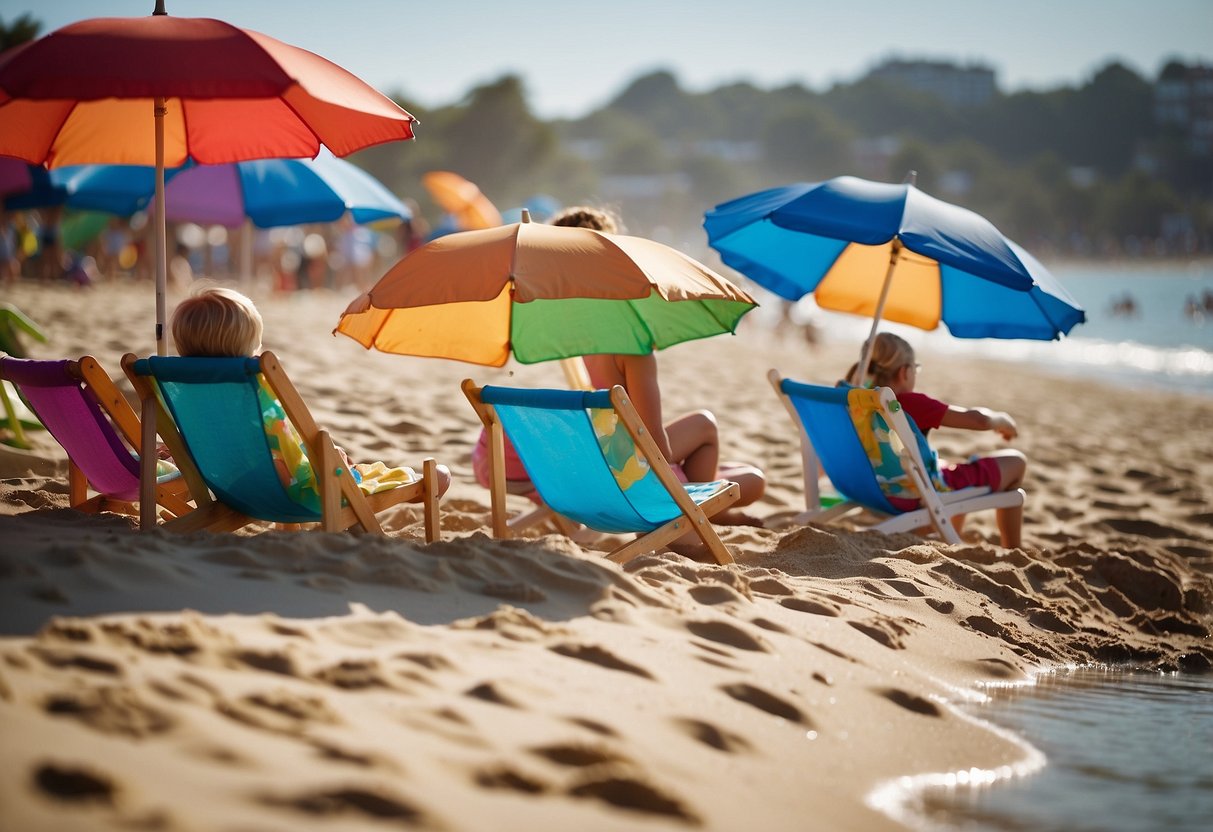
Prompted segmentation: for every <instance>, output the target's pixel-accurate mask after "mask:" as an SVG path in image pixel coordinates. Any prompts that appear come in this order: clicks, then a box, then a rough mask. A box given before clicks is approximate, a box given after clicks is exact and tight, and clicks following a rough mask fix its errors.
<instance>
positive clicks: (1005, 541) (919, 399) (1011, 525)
mask: <svg viewBox="0 0 1213 832" xmlns="http://www.w3.org/2000/svg"><path fill="white" fill-rule="evenodd" d="M919 366H921V365H919V364H918V363H916V362H915V359H914V349H913V347H911V346H910V345H909V343H907V342H906V340H905V339H904V338H900V337H898V336H896V335H894V334H892V333H891V332H882V333H880V334H878V335H877V336H876V338H875V341H874V342H873V343H872V355H871V357H870V358H869V361H868V375H867V378H866V379H863V380H862V382H863V383H866V384H868V385H871V386H874V387H888V388H889V389H891V390H892V391H893V392H894V393H895V394H896V396H897V401H898V403H900V404H901V406H902V409H903V410H904V411H905V413H906V415H907V416H909V417H910V420H911V421H912V422H913V423H914V425H915V426H916V427H917V428H918V430H919V431H920V432H921V433H922V434H923V436H924V437H925V436H926V435H927V434H928V433H930V431H931V430H932V429H934V428H938V427H946V428H961V429H963V430H992V431H995V432H996V433H998V434H999V435H1000V436H1001V437H1002V438H1003V439H1006V440H1008V441H1009V440H1011V439H1014V438H1015V437H1016V436H1017V435H1018V429H1017V428H1016V426H1015V420H1014V419H1012V418H1011V417H1010V416H1009V415H1007V414H1006V413H1003V412H1001V411H995V410H989V409H987V408H984V407H958V406H956V405H950V404H945V403H944V402H941V401H939V400H937V399H933V398H931V397H930V396H927V395H926V394H924V393H918V392H915V390H914V387H915V386H916V384H917V382H918V368H919ZM858 371H859V365H858V363H856V364H854V365H853V366H852V367H851V369H850V370H849V371H848V372H847V379H848V381H850V382H851V383H860V380H857V379H856V378H855V376H856V374H857V373H858ZM924 455H925V454H924ZM1027 469H1028V462H1027V459H1026V458H1025V457H1024V455H1023V454H1022V453H1020V452H1019V451H1016V450H1012V449H1010V448H1008V449H1005V450H1001V451H996V452H994V453H992V454H990V455H989V456H984V457H979V458H977V459H975V460H973V461H971V462H962V463H960V464H957V465H950V466H944V467H942V468H941V470H940V471H939V475H940V477H941V478H942V480H943V483H944V485H946V486H947V487H948V488H949V489H951V490H958V489H961V488H969V487H972V486H987V487H988V488H989V489H990V490H991V491H1011V490H1012V489H1015V488H1018V487H1019V486H1020V484H1021V483H1022V482H1023V479H1024V474H1025V473H1027ZM886 497H887V498H888V500H889V503H890V504H892V505H893V506H894V507H895V508H898V509H900V510H903V511H912V510H914V509H917V508H918V507H919V501H918V500H917V499H907V498H905V497H897V496H894V495H889V494H886ZM997 519H998V532H999V535H1000V537H1001V540H1002V545H1003V546H1006V547H1008V548H1015V547H1017V546H1019V545H1020V542H1021V533H1022V526H1023V506H1015V507H1012V508H1000V509H998V511H997ZM955 522H956V525H957V531H959V524H960V523H963V517H957V518H955Z"/></svg>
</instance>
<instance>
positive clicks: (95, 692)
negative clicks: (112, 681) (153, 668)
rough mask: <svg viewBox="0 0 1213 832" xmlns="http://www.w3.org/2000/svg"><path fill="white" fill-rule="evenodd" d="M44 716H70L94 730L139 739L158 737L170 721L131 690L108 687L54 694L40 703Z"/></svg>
mask: <svg viewBox="0 0 1213 832" xmlns="http://www.w3.org/2000/svg"><path fill="white" fill-rule="evenodd" d="M42 708H43V710H45V711H46V712H47V713H48V714H54V715H55V716H63V717H70V718H72V719H75V720H77V721H79V722H81V723H83V724H84V725H87V726H88V727H89V728H92V729H93V730H95V731H101V732H102V733H106V734H119V735H121V736H126V737H132V738H141V737H148V736H151V735H153V734H161V733H163V732H165V731H167V730H169V729H170V728H172V727H173V724H174V723H173V720H172V718H171V717H169V715H168V714H166V713H165V712H163V711H161V710H160V709H158V708H154V707H152V706H151V705H148V704H147V703H146V702H144V701H143V700H142V699H140V698H139V695H138V693H137V692H136V691H135V690H134V689H132V688H126V687H117V686H109V687H103V688H96V689H83V690H76V691H71V692H63V693H54V694H51V695H50V696H48V697H47V698H46V699H45V700H44V701H43V703H42Z"/></svg>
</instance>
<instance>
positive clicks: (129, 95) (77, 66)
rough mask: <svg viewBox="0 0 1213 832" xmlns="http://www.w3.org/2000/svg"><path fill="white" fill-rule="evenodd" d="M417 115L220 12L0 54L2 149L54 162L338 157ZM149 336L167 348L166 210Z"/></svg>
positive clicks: (71, 35) (404, 134) (65, 31)
mask: <svg viewBox="0 0 1213 832" xmlns="http://www.w3.org/2000/svg"><path fill="white" fill-rule="evenodd" d="M414 121H415V119H414V118H413V117H412V116H411V115H409V114H408V113H407V112H405V111H404V110H402V109H401V108H400V107H398V106H397V105H396V104H395V103H393V102H392V101H391V100H390V99H388V98H387V97H385V96H383V95H382V94H380V93H379V92H377V91H376V90H374V89H373V88H372V87H370V86H368V85H367V84H365V83H364V82H362V81H361V80H359V79H358V78H356V77H355V76H354V75H352V74H350V73H349V72H347V71H346V70H344V69H342V68H341V67H339V66H337V65H336V64H333V63H330V62H329V61H326V60H325V59H324V58H321V57H319V56H318V55H314V54H312V53H311V52H307V51H305V50H303V49H299V48H297V47H294V46H290V45H288V44H285V43H282V42H281V41H278V40H275V39H273V38H271V37H268V36H266V35H263V34H261V33H259V32H253V31H249V30H245V29H239V28H237V27H235V26H232V25H230V24H228V23H224V22H222V21H219V20H210V19H206V18H175V17H169V16H168V15H167V14H165V13H164V7H163V2H158V4H157V9H156V12H155V13H154V14H153V15H152V16H150V17H144V18H97V19H93V20H84V21H80V22H78V23H73V24H70V25H68V26H64V27H63V28H61V29H57V30H56V31H54V32H51V33H50V34H49V35H46V36H45V37H42V38H39V39H37V40H34V41H30V42H28V43H23V44H21V45H19V46H15V47H13V48H12V49H9V50H7V51H6V52H4V53H3V54H0V155H4V156H15V157H18V158H21V159H25V160H26V161H29V162H34V163H38V164H47V165H49V166H50V167H62V166H66V165H73V164H87V163H111V164H128V165H154V166H155V167H156V169H157V172H158V174H157V190H158V191H159V190H161V189H162V188H163V171H164V167H165V165H168V166H169V167H176V166H180V165H183V164H185V163H186V161H187V160H193V161H195V162H199V163H202V164H219V163H223V162H236V161H242V160H245V159H262V158H271V157H302V156H315V155H316V154H317V153H318V152H319V150H320V145H321V143H323V144H324V145H325V146H327V147H328V148H329V149H331V150H332V151H333V152H334V153H336V154H337V155H339V156H345V155H348V154H350V153H353V152H354V151H355V150H359V149H361V148H364V147H369V146H371V145H375V144H380V143H382V142H388V141H394V140H398V139H408V138H412V136H413V128H412V123H413V122H414ZM154 226H155V229H156V241H157V255H158V256H157V263H156V344H157V350H158V351H159V352H161V353H163V352H164V351H165V346H166V344H165V340H164V318H165V311H164V285H165V277H166V272H167V260H166V256H167V252H166V246H165V241H164V218H163V216H160V217H159V218H158V220H157V221H156V222H155V223H154Z"/></svg>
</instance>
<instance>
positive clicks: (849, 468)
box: [767, 370, 1026, 543]
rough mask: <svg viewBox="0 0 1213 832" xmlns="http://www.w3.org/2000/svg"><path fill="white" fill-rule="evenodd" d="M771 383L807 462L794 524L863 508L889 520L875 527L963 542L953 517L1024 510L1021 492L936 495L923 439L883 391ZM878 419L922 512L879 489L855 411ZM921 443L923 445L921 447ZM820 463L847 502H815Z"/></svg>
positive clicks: (774, 379) (775, 378)
mask: <svg viewBox="0 0 1213 832" xmlns="http://www.w3.org/2000/svg"><path fill="white" fill-rule="evenodd" d="M767 378H768V379H769V380H770V382H771V386H773V387H774V388H775V392H776V394H778V396H779V397H780V399H781V400H782V401H783V403H784V406H785V407H786V408H787V410H788V413H789V414H790V415H791V416H792V419H793V421H794V422H795V423H796V425H797V427H798V428H799V429H800V437H801V454H802V456H803V459H804V478H805V508H806V510H805V511H804V512H803V513H802V514H800V515H798V516H797V517H796V518H795V521H794V522H797V523H810V522H817V523H824V522H828V521H830V520H832V519H835V518H837V517H840V516H842V515H844V514H847V513H849V512H850V511H852V510H854V509H857V508H866V509H868V510H870V511H872V512H874V513H876V514H877V515H880V516H886V517H887V518H888V519H886V520H883V521H882V522H880V523H878V524H877V525H876V526H874V527H873V528H874V529H875V530H876V531H880V532H885V533H887V534H894V533H896V532H907V531H914V530H915V529H920V528H923V527H928V526H929V527H932V528H934V529H935V531H936V532H938V534H939V536H940V537H942V538H943V539H944V540H945V541H947V542H948V543H960V542H961V541H960V535H959V534H957V532H956V529H955V528H954V527H953V526H952V522H951V519H952V518H953V517H955V516H957V515H962V514H968V513H970V512H973V511H982V510H984V509H998V508H1011V507H1013V506H1019V505H1023V502H1024V499H1025V497H1026V495H1025V494H1024V491H1023V489H1015V490H1013V491H995V492H991V491H990V489H989V488H986V487H978V488H964V489H960V490H958V491H938V490H936V488H935V486H934V485H933V484H932V481H931V477H930V474H929V472H928V469H927V465H926V462H925V461H924V459H923V455H922V451H921V448H920V444H919V443H920V441H921V440H922V435H921V433H920V432H919V431H918V428H917V427H915V426H914V424H913V423H912V422H911V421H910V420H909V418H908V417H907V416H906V414H905V412H904V411H903V410H902V409H901V405H900V404H899V403H898V402H897V396H896V395H895V394H894V393H893V391H892V390H890V389H889V388H887V387H881V388H877V389H875V390H871V389H867V388H860V387H822V386H818V385H815V384H804V383H802V382H798V381H792V380H790V379H785V378H781V377H780V375H779V373H778V372H776V371H775V370H771V371H770V372H769V373H768V374H767ZM853 411H857V412H861V413H864V414H869V415H870V414H873V413H874V414H877V415H879V417H880V418H881V419H883V420H884V423H885V424H886V425H887V426H888V428H889V429H890V440H892V439H893V438H894V437H895V438H896V441H895V442H893V443H892V444H893V447H894V448H895V449H896V452H897V454H898V457H899V458H900V461H901V467H902V469H903V471H904V472H905V474H906V475H907V476H908V477H909V481H910V483H912V486H913V489H914V491H916V492H917V493H918V495H919V497H920V498H921V501H922V508H919V509H916V510H914V511H906V512H902V511H899V510H898V509H896V508H894V507H893V505H892V504H890V503H889V501H888V499H887V497H886V496H885V494H884V491H883V490H882V489H881V487H880V482H879V481H878V479H877V476H876V472H875V471H874V470H873V467H872V463H871V461H870V457H869V449H867V448H865V446H864V439H863V438H862V437H861V436H860V432H859V430H858V429H857V428H856V425H855V420H854V417H853V416H852V412H853ZM922 444H924V445H925V441H923V442H922ZM818 465H820V466H821V468H823V469H824V470H825V473H826V475H827V476H828V477H829V478H830V482H831V483H833V485H834V487H835V488H837V489H838V491H839V493H840V494H841V495H842V496H843V497H844V498H846V501H845V502H842V503H839V504H837V505H834V506H829V507H823V506H822V505H821V503H820V499H819V492H818V487H817V482H818V474H819V470H818Z"/></svg>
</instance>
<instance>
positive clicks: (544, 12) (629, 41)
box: [0, 0, 1213, 117]
mask: <svg viewBox="0 0 1213 832" xmlns="http://www.w3.org/2000/svg"><path fill="white" fill-rule="evenodd" d="M154 5H155V4H154V2H153V0H0V18H3V19H4V20H5V21H10V20H12V19H13V18H14V17H16V16H18V15H20V14H22V13H25V12H28V13H30V14H31V15H32V16H33V17H34V18H35V19H37V20H40V21H41V22H42V23H43V27H44V28H43V31H44V33H45V32H49V31H50V30H52V29H55V28H58V27H59V26H62V25H65V24H67V23H70V22H72V21H74V20H81V19H83V18H87V17H100V16H131V15H143V14H148V13H150V12H151V10H152V8H153V6H154ZM166 5H167V8H168V11H169V13H170V14H174V15H177V16H181V17H217V18H221V19H223V20H227V21H229V22H231V23H234V24H236V25H239V26H243V27H245V28H248V29H255V30H257V31H260V32H264V33H266V34H268V35H272V36H273V37H276V38H278V39H279V40H283V41H286V42H287V43H291V44H294V45H296V46H301V47H303V48H305V49H309V50H311V51H313V52H316V53H317V54H320V55H323V56H324V57H326V58H328V59H329V60H331V61H334V62H335V63H338V64H340V65H341V66H343V67H345V68H346V69H348V70H350V71H351V72H353V73H354V74H355V75H358V76H359V77H361V78H362V79H364V80H365V81H368V82H369V83H371V84H372V85H374V86H376V87H378V88H379V89H381V90H382V91H384V92H388V93H392V92H403V93H404V94H405V95H407V96H409V97H410V98H412V99H414V100H417V101H419V102H421V103H423V104H425V105H427V106H436V105H443V104H449V103H452V102H454V101H456V100H457V99H458V98H460V97H461V96H462V95H463V93H465V92H466V91H467V90H468V89H469V88H470V87H471V86H473V85H475V84H477V83H483V82H486V81H491V80H493V79H495V78H497V77H499V76H501V75H502V74H504V73H506V72H513V73H515V74H517V75H519V76H521V77H522V78H523V80H524V82H525V84H526V88H527V91H528V99H529V101H530V103H531V106H532V108H533V109H534V110H535V111H536V112H537V113H539V114H540V115H542V116H544V117H553V116H561V115H563V116H579V115H583V114H584V113H586V112H587V111H589V110H590V109H592V108H594V107H596V106H598V105H600V104H602V103H604V102H605V101H607V100H608V99H610V98H611V97H612V96H613V95H614V94H615V93H617V92H618V91H619V90H620V89H621V88H622V87H623V85H624V84H626V83H627V82H628V81H629V80H631V79H632V78H634V77H635V76H636V75H638V74H640V73H641V72H644V71H648V70H652V69H657V68H665V69H670V70H672V71H673V72H675V73H676V74H677V76H678V77H679V79H680V80H681V81H682V83H683V85H684V86H685V87H687V88H689V89H692V90H703V89H709V88H711V87H714V86H717V85H719V84H721V83H725V82H729V81H737V80H748V81H751V82H753V83H755V84H757V85H759V86H762V87H771V86H776V85H780V84H784V83H788V82H799V83H803V84H806V85H808V86H810V87H812V88H814V89H818V90H822V89H825V88H826V87H828V86H829V85H830V84H831V83H833V82H834V81H850V80H854V79H855V78H857V77H859V76H860V75H862V74H863V73H864V72H866V71H867V70H868V69H869V68H870V67H872V66H873V65H874V64H875V63H877V62H878V61H879V60H880V59H882V58H885V57H888V56H890V55H897V56H900V57H906V58H931V59H948V60H953V61H957V62H960V63H970V62H974V61H980V62H982V63H985V64H987V65H989V66H991V67H992V68H993V69H994V70H996V71H997V73H998V80H999V84H1000V85H1001V87H1002V88H1003V89H1004V90H1008V91H1010V90H1016V89H1024V88H1029V89H1046V88H1050V87H1055V86H1059V85H1062V84H1077V83H1081V82H1082V81H1083V80H1085V79H1087V78H1089V77H1090V76H1091V74H1092V73H1093V72H1095V71H1096V70H1097V69H1098V68H1099V67H1101V66H1103V65H1104V64H1106V63H1108V62H1109V61H1111V60H1114V59H1115V60H1120V61H1123V62H1124V63H1126V64H1128V65H1129V66H1131V67H1133V68H1134V69H1135V70H1137V71H1138V72H1140V73H1142V74H1144V75H1147V76H1153V75H1154V74H1156V73H1157V71H1158V69H1159V67H1160V66H1161V65H1162V62H1163V61H1164V60H1165V59H1166V58H1167V57H1169V56H1178V57H1180V58H1182V59H1185V60H1188V61H1194V60H1199V61H1202V62H1204V63H1207V64H1213V2H1210V0H1003V1H1002V2H989V0H916V1H915V2H906V0H836V1H835V2H830V3H826V2H820V0H749V2H737V0H733V1H732V2H722V0H696V1H695V2H686V0H674V1H671V2H662V0H614V2H611V3H604V4H601V5H599V6H597V7H595V6H593V5H592V4H590V3H583V4H577V3H576V2H570V1H569V0H564V2H550V1H549V0H524V2H517V1H515V2H492V3H489V2H480V0H475V1H474V2H459V1H458V0H429V2H425V3H418V2H413V0H346V2H341V0H324V2H321V1H320V0H283V2H277V1H276V0H275V1H273V2H271V0H166Z"/></svg>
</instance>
